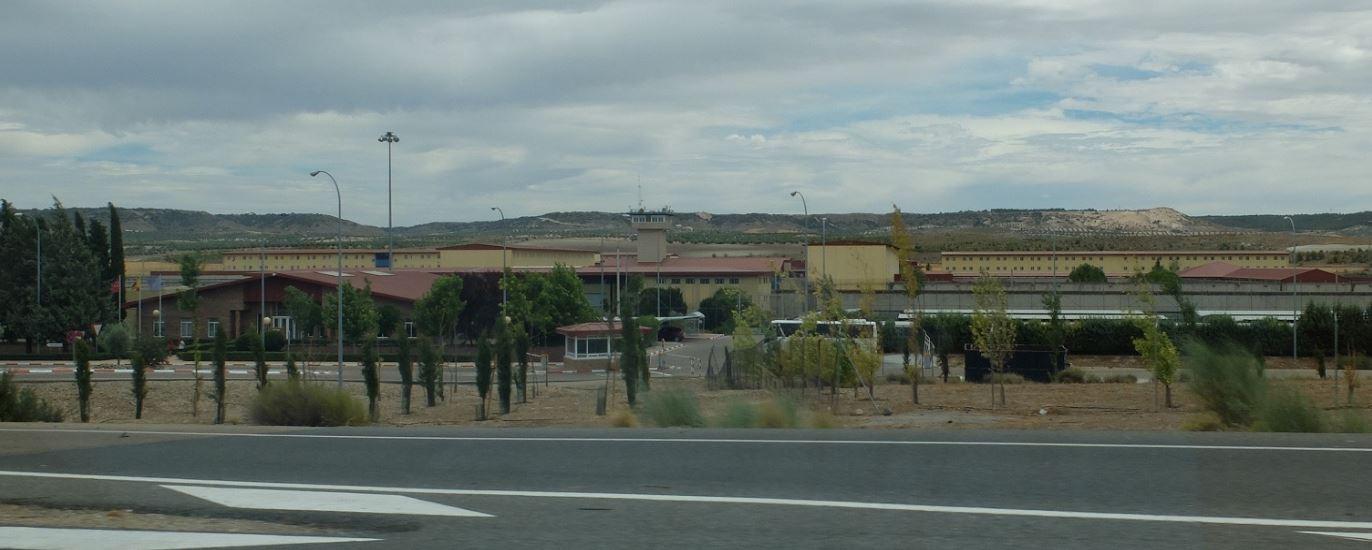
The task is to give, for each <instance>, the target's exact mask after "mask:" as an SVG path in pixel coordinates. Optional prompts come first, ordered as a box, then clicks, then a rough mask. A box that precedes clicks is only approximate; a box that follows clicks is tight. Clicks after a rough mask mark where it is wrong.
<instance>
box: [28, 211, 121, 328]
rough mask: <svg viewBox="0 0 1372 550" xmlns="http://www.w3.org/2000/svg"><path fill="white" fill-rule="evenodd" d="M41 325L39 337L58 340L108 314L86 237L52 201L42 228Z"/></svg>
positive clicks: (98, 272) (65, 212) (96, 268)
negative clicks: (66, 333)
mask: <svg viewBox="0 0 1372 550" xmlns="http://www.w3.org/2000/svg"><path fill="white" fill-rule="evenodd" d="M43 227H44V229H45V230H44V231H43V307H42V309H41V310H40V311H39V313H40V314H43V315H44V321H46V322H45V323H44V325H43V326H42V331H41V332H40V333H39V335H40V336H46V337H48V338H52V339H58V338H61V337H62V335H63V334H64V333H65V332H66V331H69V330H84V329H85V328H87V327H89V326H91V325H92V324H93V323H97V322H99V321H100V320H101V319H103V318H104V314H105V313H106V312H108V311H109V310H108V306H107V301H106V300H107V299H108V297H109V294H108V293H109V288H108V287H102V286H101V284H100V270H99V267H98V266H97V265H96V262H95V258H94V257H92V255H91V250H90V246H89V244H88V242H87V236H86V235H83V234H81V233H80V232H78V231H77V230H76V228H75V226H74V225H73V224H72V221H71V218H69V217H68V216H67V211H66V209H65V208H64V207H63V206H62V203H61V202H60V201H57V200H55V199H54V200H53V206H52V214H51V216H49V217H48V219H47V220H46V223H45V224H43Z"/></svg>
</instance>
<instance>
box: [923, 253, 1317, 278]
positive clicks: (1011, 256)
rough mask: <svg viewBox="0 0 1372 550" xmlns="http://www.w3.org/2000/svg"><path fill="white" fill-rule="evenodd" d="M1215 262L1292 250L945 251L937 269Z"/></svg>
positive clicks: (1114, 268)
mask: <svg viewBox="0 0 1372 550" xmlns="http://www.w3.org/2000/svg"><path fill="white" fill-rule="evenodd" d="M1212 262H1226V263H1229V264H1232V265H1235V266H1238V267H1251V268H1272V267H1286V266H1288V265H1290V253H1288V252H1286V251H1285V250H1133V251H1129V250H1097V251H1076V250H1068V251H1061V252H1057V253H1053V252H1045V251H1033V252H1019V251H1014V252H1007V251H999V252H998V251H981V252H944V253H942V254H940V259H939V263H938V264H937V265H935V266H932V267H931V269H933V270H936V271H946V272H949V273H953V274H972V275H975V274H978V273H981V272H983V271H985V272H987V273H990V274H992V275H996V276H1009V275H1016V274H1019V275H1025V276H1028V275H1030V274H1038V275H1051V274H1052V273H1055V272H1056V273H1058V274H1059V276H1065V275H1066V274H1067V273H1069V272H1071V271H1072V268H1074V267H1076V266H1079V265H1081V264H1091V265H1094V266H1096V267H1099V268H1101V269H1102V270H1104V271H1105V273H1106V274H1107V275H1113V276H1120V275H1129V274H1132V273H1135V272H1137V271H1148V270H1150V269H1152V268H1153V266H1154V265H1161V266H1163V267H1166V268H1169V269H1177V270H1184V269H1189V268H1193V267H1199V266H1202V265H1205V264H1209V263H1212Z"/></svg>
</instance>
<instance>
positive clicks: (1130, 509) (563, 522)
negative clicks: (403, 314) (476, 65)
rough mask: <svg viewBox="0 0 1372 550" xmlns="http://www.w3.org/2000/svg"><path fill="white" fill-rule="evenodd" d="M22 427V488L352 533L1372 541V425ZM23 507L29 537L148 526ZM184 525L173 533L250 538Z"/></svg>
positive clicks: (1253, 543) (483, 543)
mask: <svg viewBox="0 0 1372 550" xmlns="http://www.w3.org/2000/svg"><path fill="white" fill-rule="evenodd" d="M0 441H2V442H3V444H0V502H4V503H26V504H32V505H41V506H45V507H52V508H59V509H128V510H133V511H134V512H155V513H161V514H167V515H170V516H189V517H197V518H204V517H213V518H238V519H253V520H261V521H271V522H276V523H282V524H287V525H296V526H301V528H302V531H303V530H304V528H305V527H309V528H310V529H312V530H313V531H311V532H310V534H312V535H314V536H319V535H320V530H322V531H323V536H324V537H325V539H322V540H317V541H314V542H316V543H322V544H328V545H330V546H336V547H344V548H390V547H394V548H455V547H478V546H480V547H493V546H494V547H515V548H524V547H536V548H548V547H557V548H563V549H566V548H644V547H654V548H702V547H731V548H734V547H757V548H1163V547H1170V548H1245V549H1253V548H1279V549H1282V550H1289V549H1290V548H1367V547H1369V546H1368V545H1369V544H1372V506H1369V505H1368V500H1367V495H1368V487H1369V485H1368V483H1367V475H1368V472H1369V470H1372V438H1369V437H1367V436H1347V435H1284V434H1238V433H1206V434H1201V433H1195V434H1158V433H1140V434H1135V433H1118V432H1112V433H1085V432H981V431H978V432H943V433H939V432H908V431H875V430H866V431H862V430H795V431H787V430H649V429H635V430H590V429H582V430H569V429H519V430H497V429H479V428H478V429H443V428H428V429H414V428H408V429H393V428H353V429H313V430H304V429H292V430H282V429H271V428H247V427H215V428H213V429H211V428H184V427H183V428H165V429H158V428H156V427H149V426H142V427H110V426H100V427H97V428H83V427H80V426H62V427H59V428H42V427H35V426H24V425H17V424H8V425H0ZM5 525H6V524H5V519H4V518H0V545H19V547H23V546H22V545H24V544H27V542H26V541H31V540H48V541H72V542H71V544H72V545H73V546H80V547H84V548H99V547H101V544H105V545H110V544H113V542H114V541H116V540H118V538H117V537H116V535H117V536H144V535H142V534H139V533H130V532H123V533H113V534H101V533H94V535H96V536H92V535H93V534H92V533H91V532H83V531H34V530H26V529H15V528H13V527H6V526H5ZM153 535H160V536H165V533H154V534H153ZM178 536H179V538H177V539H175V540H176V541H177V542H176V543H175V544H180V546H175V545H173V546H163V547H169V548H173V547H174V548H193V547H206V545H207V544H209V542H208V541H207V539H204V537H213V536H228V535H208V534H204V533H201V534H184V535H178ZM63 537H66V538H63ZM82 537H85V538H82ZM261 542H269V543H272V544H278V545H284V544H287V543H304V542H311V541H310V540H309V539H289V538H288V539H262V541H261ZM143 545H144V546H150V545H151V543H144V544H143ZM197 545H199V546H197ZM283 547H297V546H283Z"/></svg>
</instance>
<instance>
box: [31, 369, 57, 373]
mask: <svg viewBox="0 0 1372 550" xmlns="http://www.w3.org/2000/svg"><path fill="white" fill-rule="evenodd" d="M29 374H52V369H29Z"/></svg>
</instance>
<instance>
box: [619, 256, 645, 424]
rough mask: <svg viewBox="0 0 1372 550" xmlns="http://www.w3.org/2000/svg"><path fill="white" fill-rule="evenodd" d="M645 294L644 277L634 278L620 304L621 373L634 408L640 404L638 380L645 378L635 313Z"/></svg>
mask: <svg viewBox="0 0 1372 550" xmlns="http://www.w3.org/2000/svg"><path fill="white" fill-rule="evenodd" d="M642 292H643V277H639V276H633V277H630V278H629V283H628V285H627V287H626V289H625V292H624V296H623V299H622V300H620V302H619V319H620V329H621V330H620V352H619V372H620V375H621V376H622V377H623V379H624V396H625V398H627V399H628V401H629V406H630V407H633V406H634V405H636V404H637V403H638V380H639V378H641V377H642V376H643V374H642V366H641V365H639V359H640V358H641V357H642V353H640V351H639V346H642V345H643V344H642V342H641V340H642V335H641V334H639V332H638V319H637V318H636V317H634V315H633V312H635V311H637V310H638V303H637V302H638V300H637V297H638V296H639V295H640V294H641V293H642Z"/></svg>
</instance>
